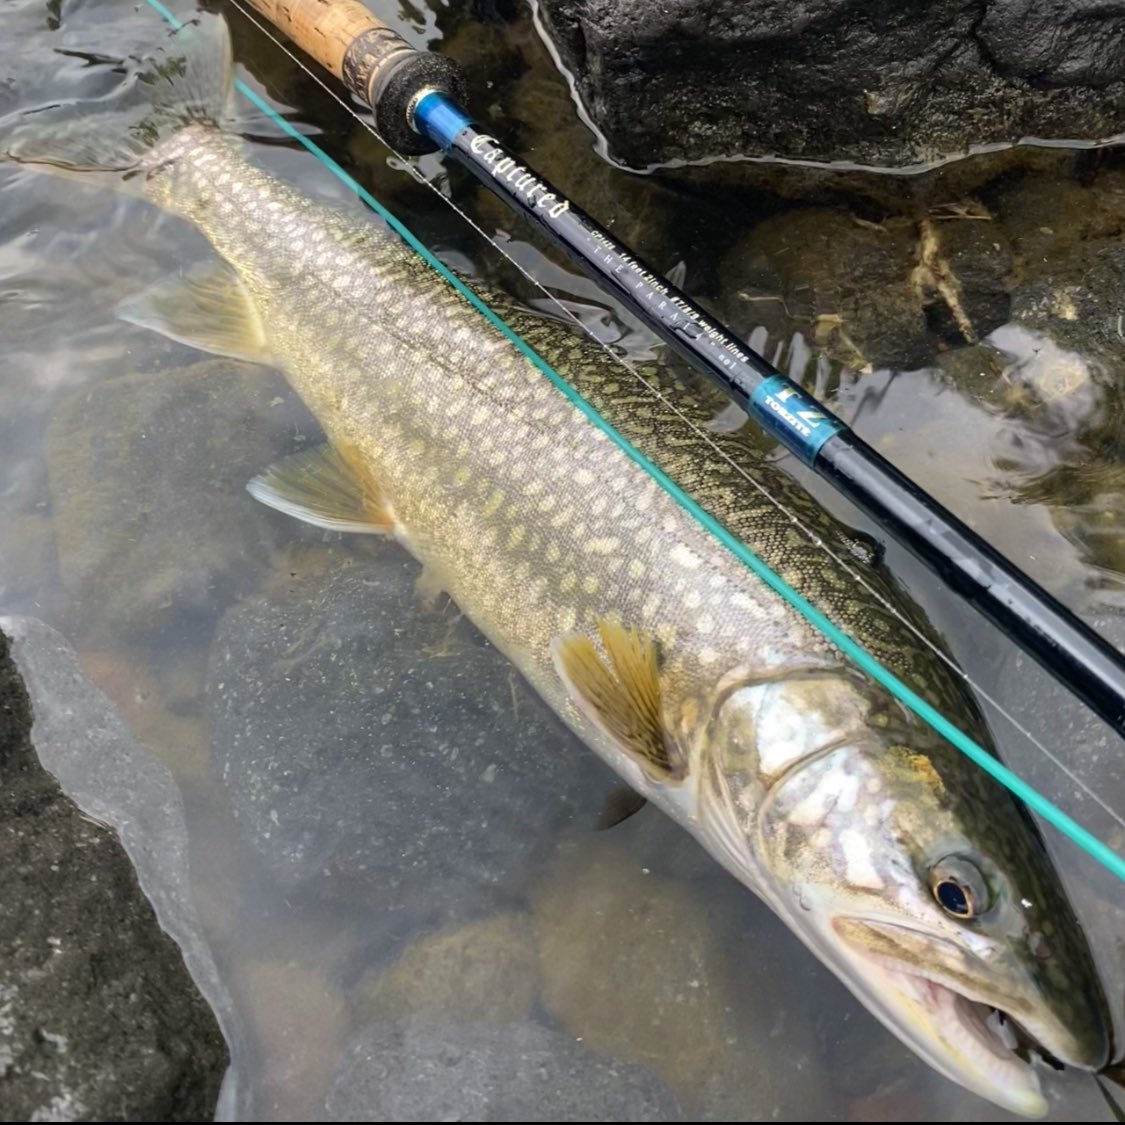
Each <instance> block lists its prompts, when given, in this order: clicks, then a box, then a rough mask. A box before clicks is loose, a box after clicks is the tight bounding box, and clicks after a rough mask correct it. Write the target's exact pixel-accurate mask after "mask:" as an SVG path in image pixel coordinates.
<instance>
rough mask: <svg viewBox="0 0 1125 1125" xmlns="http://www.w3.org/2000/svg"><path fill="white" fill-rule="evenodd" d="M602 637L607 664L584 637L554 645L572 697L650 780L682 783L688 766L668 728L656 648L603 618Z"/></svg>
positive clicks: (577, 635)
mask: <svg viewBox="0 0 1125 1125" xmlns="http://www.w3.org/2000/svg"><path fill="white" fill-rule="evenodd" d="M598 634H599V636H600V637H601V642H602V647H603V649H604V650H605V654H606V657H608V660H609V663H608V665H607V664H606V661H605V660H603V659H602V656H601V654H600V653H599V652H598V649H597V647H596V646H595V644H594V642H593V641H592V640H591V639H590V638H589V637H588V636H586V635H585V634H584V633H570V634H568V635H566V636H564V637H559V638H558V639H557V640H556V641H555V644H554V659H555V667H556V668H557V669H558V672H559V675H560V676H561V677H562V678H563V681H564V682H565V683H566V685H567V687H568V688H569V689H570V693H571V697H572V698H573V700H574V702H575V704H576V705H577V706H578V708H579V709H580V710H581V711H582V713H583V714H585V715H587V716H588V717H589V718H590V719H592V720H593V721H594V722H595V723H597V724H598V726H600V727H601V728H602V730H604V731H605V732H606V734H608V735H609V736H610V737H611V738H612V739H613V740H614V741H615V742H616V743H617V745H618V746H620V747H621V749H622V750H624V751H625V752H626V753H627V754H629V755H630V757H632V758H633V759H634V761H636V762H637V764H638V765H640V766H641V768H642V769H643V770H644V772H645V775H646V776H647V777H648V778H649V779H650V780H652V781H660V782H669V781H679V780H680V779H682V778H683V776H684V768H683V762H682V760H681V757H680V755H679V754H678V752H677V751H676V749H675V746H674V744H673V743H672V740H671V739H670V738H669V737H668V735H667V732H666V731H665V729H664V720H663V717H662V715H661V698H660V696H661V693H660V666H659V657H658V654H657V649H656V645H655V643H654V642H653V641H652V639H651V638H649V637H647V636H643V635H641V634H640V633H638V632H636V631H635V630H632V629H625V628H624V627H623V626H621V625H618V624H616V623H614V622H610V621H606V620H604V619H602V620H599V622H598Z"/></svg>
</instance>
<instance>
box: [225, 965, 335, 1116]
mask: <svg viewBox="0 0 1125 1125" xmlns="http://www.w3.org/2000/svg"><path fill="white" fill-rule="evenodd" d="M239 970H240V971H239V975H238V983H237V985H236V989H237V993H238V995H239V998H240V999H241V1001H242V1007H243V1010H244V1011H245V1012H246V1013H247V1019H248V1023H249V1024H250V1026H251V1027H252V1028H253V1032H254V1038H255V1045H256V1048H257V1050H256V1054H257V1056H258V1059H257V1070H256V1073H255V1077H254V1098H253V1101H254V1104H253V1111H254V1112H253V1116H252V1117H249V1116H248V1117H243V1118H242V1120H252V1121H316V1120H319V1119H320V1113H319V1112H318V1111H319V1109H320V1107H321V1105H323V1102H324V1094H325V1091H326V1090H327V1088H328V1083H329V1082H330V1081H331V1079H332V1075H333V1072H334V1071H335V1069H336V1066H337V1063H338V1061H339V1059H340V1055H341V1052H342V1050H343V1047H344V1040H345V1033H346V1029H347V1012H346V1006H345V1003H344V998H343V996H342V995H341V994H340V992H339V991H338V990H336V989H334V988H332V986H331V985H330V984H329V982H328V981H327V980H325V979H324V978H322V977H321V976H319V975H318V974H316V973H313V972H311V971H310V970H308V969H306V968H302V967H301V966H300V965H298V964H291V963H287V962H283V961H255V962H251V963H250V964H248V965H242V966H240V967H239Z"/></svg>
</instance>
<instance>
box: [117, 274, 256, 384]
mask: <svg viewBox="0 0 1125 1125" xmlns="http://www.w3.org/2000/svg"><path fill="white" fill-rule="evenodd" d="M117 315H118V316H119V317H120V318H121V319H122V320H127V321H128V322H129V323H130V324H136V325H139V326H140V327H141V328H151V329H152V330H153V331H154V332H159V333H160V334H161V335H162V336H167V337H169V339H172V340H178V341H179V342H180V343H181V344H188V345H190V346H191V347H193V348H199V349H200V350H201V351H205V352H213V353H214V354H215V355H225V356H230V357H231V358H232V359H245V360H249V361H250V362H251V363H269V362H270V354H269V349H268V348H267V346H266V338H265V333H264V332H263V330H262V321H261V318H260V317H259V315H258V310H257V309H256V308H255V307H254V302H253V300H252V299H251V297H250V294H249V293H247V291H246V287H245V286H244V285H243V284H242V282H241V280H240V279H239V277H238V275H237V274H236V273H235V272H234V270H233V269H231V267H230V266H228V265H227V264H226V262H210V263H208V264H206V265H204V266H197V267H195V268H194V269H192V270H189V271H188V273H187V274H186V275H185V276H183V277H180V276H176V277H170V278H168V279H166V280H165V281H161V282H158V283H157V284H156V285H154V286H152V288H151V289H147V290H145V292H143V293H141V294H139V295H138V296H136V297H130V298H129V299H128V300H125V301H123V302H122V303H121V304H120V305H118V307H117Z"/></svg>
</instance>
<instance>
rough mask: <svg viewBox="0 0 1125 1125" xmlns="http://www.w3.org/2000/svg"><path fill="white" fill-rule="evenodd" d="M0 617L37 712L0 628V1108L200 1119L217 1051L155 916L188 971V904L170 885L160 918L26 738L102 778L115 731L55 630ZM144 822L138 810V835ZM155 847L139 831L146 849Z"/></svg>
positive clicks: (209, 1023) (71, 1115)
mask: <svg viewBox="0 0 1125 1125" xmlns="http://www.w3.org/2000/svg"><path fill="white" fill-rule="evenodd" d="M4 625H5V629H7V630H9V631H16V632H17V633H18V634H19V635H20V638H21V639H20V640H19V642H18V647H19V651H20V653H21V658H20V659H21V665H24V666H25V667H27V668H28V669H29V671H28V672H27V675H28V676H29V681H30V682H31V684H32V694H33V698H34V708H35V712H34V714H35V723H34V726H32V711H31V707H30V704H29V699H28V695H27V691H26V690H25V688H24V685H23V683H22V681H21V677H20V675H19V673H18V672H17V670H16V667H15V665H14V664H13V662H12V659H11V656H10V654H9V643H8V641H7V639H6V638H5V637H4V636H3V634H0V1116H2V1117H3V1118H4V1120H11V1121H21V1120H22V1121H28V1120H31V1121H73V1120H91V1121H105V1120H118V1121H122V1120H123V1121H152V1120H155V1121H201V1120H210V1119H211V1118H212V1117H213V1115H214V1112H215V1106H216V1101H217V1098H218V1095H219V1086H220V1083H221V1081H222V1079H223V1074H224V1071H225V1070H226V1066H227V1059H228V1055H227V1047H226V1044H225V1042H224V1040H223V1035H222V1034H221V1032H220V1029H219V1025H218V1023H217V1022H216V1019H215V1016H214V1015H213V1013H212V1011H211V1009H210V1008H209V1007H208V1005H207V1003H206V1001H205V1000H204V999H203V997H202V996H201V995H200V993H199V991H198V990H197V988H196V985H195V984H194V983H193V981H192V977H191V976H190V975H189V972H188V969H187V967H185V963H184V953H183V952H181V948H180V946H178V945H177V943H176V941H174V940H173V939H172V937H170V936H169V934H168V933H166V932H165V930H164V929H162V928H161V926H162V924H163V925H165V926H168V927H169V929H172V930H173V932H176V931H177V930H178V932H177V937H178V938H179V939H180V940H181V941H183V942H184V943H185V944H186V946H187V948H188V949H189V950H190V951H191V960H192V962H193V964H194V967H195V968H196V969H198V968H199V966H200V950H199V948H198V945H197V943H198V938H195V940H194V942H193V941H192V939H191V935H190V934H188V933H187V932H185V931H184V930H182V929H179V926H178V923H179V922H182V921H183V918H182V917H181V918H179V919H177V918H175V917H174V915H175V914H176V913H177V911H179V912H180V913H181V914H182V913H183V911H185V910H190V906H189V904H188V903H187V902H186V901H183V902H180V903H178V904H177V903H176V901H175V900H174V899H175V891H172V892H169V893H166V894H165V895H164V896H162V901H159V903H158V905H159V906H160V907H161V915H162V917H161V918H160V920H159V921H158V918H157V916H156V914H155V913H154V910H153V906H152V905H150V903H149V901H148V899H146V897H145V894H144V893H143V892H142V890H141V887H140V886H139V885H138V881H137V876H136V874H135V873H134V870H133V867H132V864H131V863H130V860H129V857H128V856H127V855H126V852H125V849H124V848H123V847H122V842H121V840H120V839H119V838H118V835H117V834H116V833H114V832H113V831H112V830H110V829H109V828H108V827H107V826H106V825H105V824H103V823H101V822H100V821H99V820H95V819H94V818H92V817H91V816H88V815H86V814H85V813H84V812H83V811H82V809H81V808H79V807H78V806H76V805H75V803H74V802H73V801H72V800H71V799H70V798H69V797H68V796H66V795H65V794H64V793H63V791H62V790H61V789H60V787H59V783H58V782H57V781H56V780H55V778H54V777H52V776H51V774H49V773H47V771H46V770H45V769H44V768H43V767H42V766H41V765H40V764H39V761H38V759H37V756H36V750H35V749H33V746H32V742H33V741H35V742H36V744H37V746H38V745H39V742H40V739H42V741H43V744H44V745H45V747H46V748H47V750H48V751H49V752H48V760H49V761H50V764H51V768H52V770H53V771H54V772H56V773H62V774H63V775H64V776H65V774H66V773H67V770H66V769H65V768H63V769H61V770H60V764H61V762H62V758H61V755H64V754H67V753H69V754H70V755H72V756H74V758H76V759H81V758H83V757H86V756H93V757H94V759H95V761H96V764H95V765H94V766H93V773H94V775H96V774H98V773H99V772H100V773H101V774H102V776H103V777H105V776H106V775H107V773H108V772H109V771H111V770H112V769H113V760H114V756H115V755H114V752H113V750H112V749H111V745H110V740H112V739H114V737H115V735H123V734H124V732H123V731H122V730H120V729H116V730H115V720H114V718H113V717H112V713H111V712H109V710H108V708H107V707H106V706H105V704H104V701H103V702H102V703H101V704H100V707H101V710H100V712H99V710H98V705H97V700H96V699H93V700H91V699H87V698H85V697H86V696H87V695H90V696H96V693H94V692H93V689H92V688H89V685H85V687H84V688H83V687H82V685H81V683H78V684H77V685H74V684H71V685H70V686H69V687H68V686H67V681H68V680H70V679H71V678H72V677H74V676H75V675H76V671H75V666H74V664H73V658H72V657H70V658H69V659H68V658H67V656H66V653H65V649H64V648H62V647H60V645H59V643H58V639H57V637H56V635H54V634H52V633H51V632H50V631H49V630H46V629H44V628H43V627H41V626H37V625H35V624H34V623H27V624H24V625H19V626H17V628H16V629H15V630H12V622H11V621H10V619H6V620H5V622H4ZM59 688H66V690H65V691H64V692H63V693H62V694H65V696H66V698H65V699H63V698H62V695H60V694H59V693H58V689H59ZM91 702H92V703H94V704H95V706H93V707H91V706H89V704H90V703H91ZM55 706H57V707H58V708H60V709H61V711H62V712H63V713H62V715H61V720H62V725H61V726H60V724H59V722H57V721H56V716H55V714H54V707H55ZM66 712H69V716H68V715H67V714H66ZM68 724H69V725H68ZM124 737H125V738H126V739H127V735H126V736H124ZM64 742H65V743H66V745H64ZM117 745H118V747H120V746H121V743H120V741H117ZM43 752H44V751H43V750H41V751H40V753H43ZM143 781H144V771H143V770H142V771H141V781H140V782H139V783H138V785H139V787H143ZM118 783H119V784H121V779H120V778H119V779H118ZM94 784H95V787H96V776H95V780H94ZM126 784H127V783H126ZM87 796H89V794H87ZM155 815H156V817H157V819H158V818H159V815H158V814H155ZM144 819H145V818H144V816H143V814H142V815H141V816H139V817H137V818H136V819H135V820H134V824H133V829H134V831H133V832H132V833H130V835H131V836H132V838H133V840H134V842H136V841H137V839H138V832H139V833H140V835H143V834H144V831H143V830H144ZM181 827H182V826H181ZM184 843H186V840H185V841H184ZM156 844H157V841H156V840H155V839H153V838H151V837H150V838H148V841H147V846H148V848H149V851H150V854H155V853H156V851H157V850H158V849H157V847H156ZM183 874H184V875H185V876H186V868H185V869H184V871H183ZM170 921H171V923H172V924H171V925H170V924H169V922H170ZM193 946H195V948H193ZM212 972H213V967H212ZM214 982H215V983H217V978H214Z"/></svg>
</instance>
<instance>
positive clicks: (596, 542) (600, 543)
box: [586, 536, 621, 555]
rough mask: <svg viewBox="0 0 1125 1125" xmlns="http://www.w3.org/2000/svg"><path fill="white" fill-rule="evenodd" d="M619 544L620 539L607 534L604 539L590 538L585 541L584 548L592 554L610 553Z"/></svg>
mask: <svg viewBox="0 0 1125 1125" xmlns="http://www.w3.org/2000/svg"><path fill="white" fill-rule="evenodd" d="M620 546H621V540H620V539H614V538H613V537H612V536H609V537H607V538H605V539H590V540H589V541H588V542H587V543H586V550H587V551H589V552H590V553H591V554H594V555H612V554H613V552H614V551H616V550H617V548H618V547H620Z"/></svg>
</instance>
